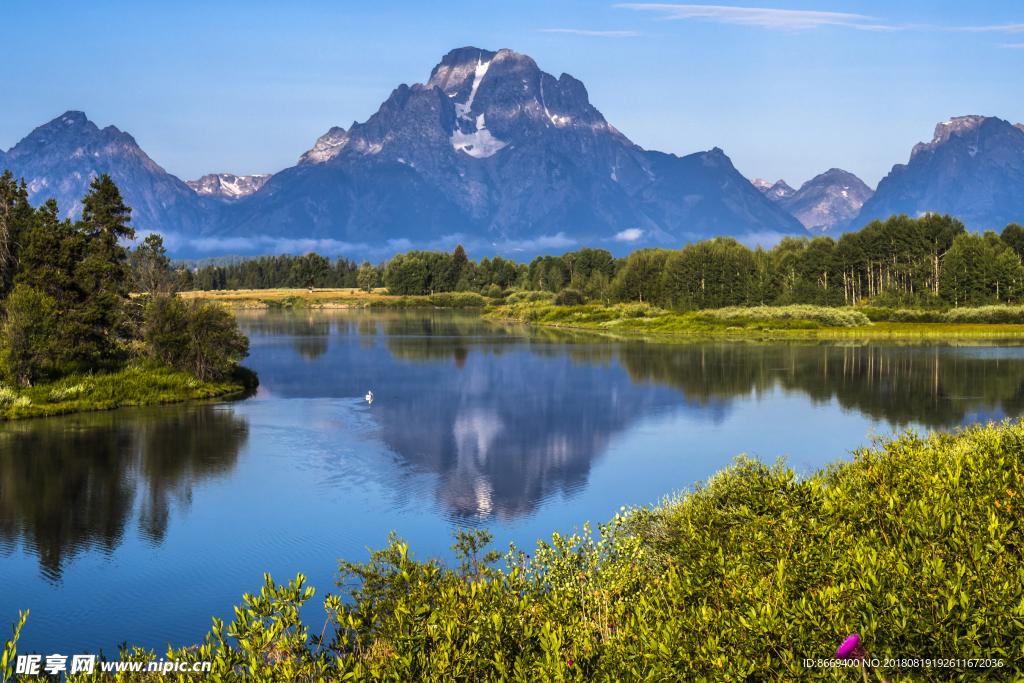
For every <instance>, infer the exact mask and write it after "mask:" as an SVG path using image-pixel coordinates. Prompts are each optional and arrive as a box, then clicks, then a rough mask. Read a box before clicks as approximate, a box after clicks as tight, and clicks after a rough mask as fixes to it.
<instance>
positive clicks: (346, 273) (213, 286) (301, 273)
mask: <svg viewBox="0 0 1024 683" xmlns="http://www.w3.org/2000/svg"><path fill="white" fill-rule="evenodd" d="M183 265H186V264H183ZM361 265H365V264H359V263H356V262H355V261H350V260H349V259H347V258H343V257H341V256H339V257H338V258H337V260H336V261H334V262H331V261H330V260H329V259H327V258H326V257H324V256H320V255H319V254H315V253H312V252H310V253H308V254H304V255H302V256H290V255H288V254H282V255H281V256H260V257H258V258H253V259H250V260H246V261H242V262H240V263H234V264H230V265H209V266H205V267H202V268H196V269H195V271H193V270H192V269H188V268H185V269H183V273H184V279H183V282H182V286H183V287H184V288H185V289H190V290H197V291H211V290H222V289H279V288H282V287H288V288H296V287H315V288H317V289H324V288H339V287H358V286H359V282H358V274H359V270H360V268H361ZM370 267H371V268H374V270H376V271H377V277H378V280H379V278H380V277H381V275H382V274H383V271H384V265H383V264H381V265H380V266H377V267H373V266H370Z"/></svg>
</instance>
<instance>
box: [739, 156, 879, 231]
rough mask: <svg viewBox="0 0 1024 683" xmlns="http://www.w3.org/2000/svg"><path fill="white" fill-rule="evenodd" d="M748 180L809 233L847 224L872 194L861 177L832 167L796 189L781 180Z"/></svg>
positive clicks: (833, 228)
mask: <svg viewBox="0 0 1024 683" xmlns="http://www.w3.org/2000/svg"><path fill="white" fill-rule="evenodd" d="M750 182H751V183H752V184H753V185H754V187H756V188H757V189H758V190H760V191H761V192H762V193H763V194H764V195H765V196H766V197H768V198H769V199H771V200H772V201H774V202H776V203H778V204H779V206H781V207H783V208H784V209H785V210H786V211H787V212H789V213H790V214H791V215H792V216H793V217H794V218H796V219H797V220H798V221H800V223H801V224H802V225H803V226H804V227H805V228H807V230H809V231H810V232H812V233H814V232H817V233H825V232H828V231H830V230H835V229H837V228H841V227H843V226H845V225H847V224H848V223H849V222H850V221H851V220H852V219H854V218H856V216H857V214H858V213H859V212H860V208H861V206H863V204H864V202H865V201H867V200H868V199H869V198H870V197H871V195H872V194H873V191H872V190H871V188H870V187H868V186H867V185H865V184H864V181H862V180H861V179H860V178H858V177H857V176H855V175H853V174H852V173H849V172H847V171H844V170H843V169H841V168H831V169H829V170H828V171H825V172H824V173H822V174H820V175H817V176H815V177H814V178H811V179H810V180H808V181H807V182H806V183H804V184H803V185H801V186H800V189H799V190H794V189H793V188H791V187H790V186H789V185H787V184H786V181H784V180H779V181H778V182H777V183H775V184H774V185H772V184H770V183H768V182H766V181H764V180H761V179H760V178H756V179H754V180H752V181H750Z"/></svg>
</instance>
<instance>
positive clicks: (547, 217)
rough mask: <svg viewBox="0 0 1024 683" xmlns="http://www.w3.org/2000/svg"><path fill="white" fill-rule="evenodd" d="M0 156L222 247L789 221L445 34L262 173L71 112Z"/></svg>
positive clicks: (690, 233)
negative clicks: (420, 65) (100, 177)
mask: <svg viewBox="0 0 1024 683" xmlns="http://www.w3.org/2000/svg"><path fill="white" fill-rule="evenodd" d="M65 118H68V119H70V120H72V122H73V125H69V124H67V123H65V122H63V121H64V119H65ZM65 126H66V128H65ZM74 131H81V132H80V133H75V132H74ZM43 140H45V144H43V143H42V142H41V141H43ZM47 145H49V146H50V147H52V149H50V148H48V147H47ZM80 150H81V151H80ZM14 152H17V154H16V155H15V154H13V153H14ZM97 152H99V153H98V154H97ZM7 156H8V157H10V158H9V159H8V164H9V165H11V166H12V170H13V171H15V173H17V174H19V175H24V176H25V177H26V178H27V179H29V182H30V183H31V185H32V192H33V198H34V199H35V198H38V199H39V200H40V201H41V199H42V198H44V195H48V194H55V195H56V196H57V199H58V201H60V202H61V206H62V209H63V208H64V207H72V206H75V207H76V208H77V205H75V204H74V203H75V202H77V201H78V200H79V199H80V198H81V196H82V195H84V193H85V189H86V187H87V185H88V182H89V179H90V177H91V176H93V175H96V174H99V173H102V172H109V173H111V175H112V176H113V177H114V180H115V182H117V183H118V185H119V186H120V187H121V188H122V192H123V194H124V196H125V199H126V201H127V202H128V203H129V204H131V205H132V206H134V207H136V213H135V216H134V218H135V225H136V227H137V228H140V229H153V230H158V231H162V232H177V233H179V236H184V238H185V239H186V240H187V239H197V238H201V239H202V240H203V241H205V242H211V241H216V240H217V239H222V240H230V241H231V242H232V245H233V246H232V249H235V250H238V249H241V248H242V247H239V246H238V245H239V244H244V243H245V241H246V240H248V241H250V242H253V243H254V244H257V247H258V245H259V244H261V243H259V242H258V240H261V239H263V238H268V239H278V240H287V239H292V240H303V239H304V240H307V241H308V240H313V241H316V240H329V241H331V243H332V245H337V247H338V248H339V249H342V248H353V249H356V248H366V249H374V248H376V249H384V250H388V249H390V250H392V251H393V250H394V249H397V248H409V247H410V246H417V247H431V245H435V246H436V245H439V244H440V245H442V246H449V247H450V246H453V245H454V243H455V242H456V241H462V242H464V243H466V244H474V245H476V247H477V248H481V249H487V250H491V251H502V250H504V251H516V250H533V251H541V250H543V251H549V250H553V249H558V248H561V247H569V246H571V245H573V244H589V245H594V246H600V245H605V246H608V247H610V248H613V249H615V250H617V251H620V252H621V251H622V250H628V249H629V248H633V247H635V246H637V245H666V246H670V245H676V246H681V245H682V244H684V243H685V242H686V241H688V240H696V239H702V238H706V237H713V236H716V235H719V234H725V235H732V236H736V237H740V238H745V237H748V236H752V235H753V236H754V237H753V239H756V238H757V236H761V237H763V238H765V239H768V240H769V241H772V239H773V238H772V237H771V236H773V235H774V236H776V237H775V238H774V239H777V236H778V235H781V234H787V233H799V232H800V231H802V227H801V226H800V224H799V222H798V221H796V220H795V219H794V218H793V217H792V216H790V215H789V214H787V213H786V212H785V211H784V210H782V209H780V208H779V207H778V206H776V205H774V204H773V203H772V202H770V201H768V200H766V199H765V198H764V197H763V196H762V195H761V194H760V193H759V192H758V191H757V190H756V189H755V188H753V187H752V186H751V185H750V183H749V182H747V180H746V179H745V178H744V177H743V176H742V175H741V174H740V173H739V172H738V171H737V170H736V169H735V168H734V167H733V165H732V162H731V161H730V160H729V158H728V157H727V156H726V155H725V153H724V152H723V151H722V150H720V149H718V148H715V149H712V150H709V151H707V152H699V153H696V154H690V155H687V156H684V157H677V156H675V155H671V154H663V153H660V152H654V151H648V150H644V149H642V148H640V147H638V146H637V145H635V144H633V143H632V142H631V141H630V140H629V139H628V138H626V136H624V135H623V134H622V133H620V132H619V131H618V130H616V129H615V128H614V127H613V126H612V125H611V124H609V123H608V122H607V121H606V120H605V119H604V117H603V116H602V115H601V113H600V112H599V111H598V110H597V109H596V108H595V107H594V106H593V105H592V104H591V103H590V101H589V97H588V94H587V90H586V88H585V87H584V85H583V84H582V83H581V82H580V81H578V80H576V79H575V78H573V77H572V76H569V75H568V74H562V75H561V76H559V77H558V78H555V77H554V76H552V75H551V74H548V73H545V72H543V71H541V70H540V69H539V67H538V66H537V64H536V63H535V62H534V61H533V60H532V59H531V58H530V57H527V56H525V55H521V54H518V53H515V52H513V51H512V50H499V51H496V52H493V51H489V50H481V49H478V48H475V47H467V48H461V49H457V50H452V51H451V52H449V53H448V54H447V55H445V56H444V58H443V59H442V60H441V61H440V63H438V64H437V66H435V67H434V68H433V70H432V71H431V73H430V77H429V79H428V80H427V83H426V84H414V85H412V86H407V85H404V84H403V85H400V86H399V87H398V88H396V89H395V90H394V91H393V92H392V93H391V96H390V97H389V98H388V99H387V100H386V101H385V102H384V103H383V104H382V105H381V107H380V108H379V110H378V111H377V112H376V113H375V114H373V115H372V116H370V117H369V119H367V120H366V121H365V122H364V123H358V122H356V123H353V124H352V125H351V126H350V127H349V128H348V130H345V129H343V128H340V127H334V128H332V129H331V130H329V131H328V132H327V133H326V134H325V135H323V136H321V137H320V139H318V140H317V141H316V143H315V145H314V146H313V147H312V148H311V149H310V150H309V151H307V152H306V153H304V154H303V155H302V156H301V157H300V158H299V161H298V163H297V164H296V165H295V166H293V167H291V168H288V169H285V170H283V171H281V172H280V173H277V174H275V175H273V176H272V177H269V178H266V177H263V176H258V177H256V176H254V177H251V178H250V177H241V180H239V177H236V176H231V175H230V174H210V175H208V176H204V177H203V178H200V179H199V180H196V181H191V182H190V183H188V184H186V183H183V182H182V181H181V180H179V179H178V178H175V177H174V176H172V175H170V174H167V173H166V172H165V171H164V170H163V169H162V168H160V167H159V166H157V165H156V164H155V163H153V162H152V160H150V159H149V157H147V156H146V155H145V154H144V153H143V152H142V150H141V149H139V148H138V146H137V145H136V144H135V141H134V140H133V139H132V138H131V136H129V135H127V134H125V133H121V132H120V131H118V130H117V129H115V128H113V127H110V128H107V129H104V130H103V131H100V130H99V129H98V128H96V127H95V126H94V125H93V124H92V123H91V122H89V121H88V120H87V119H86V118H85V116H84V114H81V113H80V112H69V113H68V114H66V115H65V116H64V117H62V118H58V119H55V120H54V121H52V122H50V123H49V124H46V126H43V127H41V128H39V129H37V130H36V131H33V133H32V134H31V135H30V136H28V137H27V138H26V139H25V140H23V141H22V142H21V143H19V144H18V145H17V146H16V147H15V148H14V150H12V153H10V154H8V155H7ZM69 210H70V209H69ZM449 242H451V245H449V244H448V243H449ZM254 248H256V247H254ZM431 248H432V247H431Z"/></svg>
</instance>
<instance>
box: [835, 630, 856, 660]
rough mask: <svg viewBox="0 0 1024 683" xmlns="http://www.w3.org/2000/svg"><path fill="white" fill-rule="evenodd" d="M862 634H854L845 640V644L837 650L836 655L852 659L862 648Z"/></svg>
mask: <svg viewBox="0 0 1024 683" xmlns="http://www.w3.org/2000/svg"><path fill="white" fill-rule="evenodd" d="M859 645H860V636H858V635H857V634H853V635H852V636H849V637H848V638H847V639H846V640H844V641H843V644H842V645H840V646H839V649H837V650H836V656H837V657H838V658H840V659H852V658H853V657H854V656H856V654H857V650H858V649H860V648H859V647H858V646H859Z"/></svg>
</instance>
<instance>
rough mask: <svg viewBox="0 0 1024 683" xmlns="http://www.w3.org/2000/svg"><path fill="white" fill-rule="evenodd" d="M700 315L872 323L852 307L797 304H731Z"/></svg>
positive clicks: (850, 324) (834, 324)
mask: <svg viewBox="0 0 1024 683" xmlns="http://www.w3.org/2000/svg"><path fill="white" fill-rule="evenodd" d="M700 315H701V316H704V317H706V318H711V319H713V320H749V321H765V322H767V321H772V320H809V321H812V322H816V323H820V324H821V325H824V326H826V327H862V326H864V325H870V324H871V321H870V320H869V319H868V317H867V316H866V315H864V314H863V313H861V312H860V311H857V310H854V309H852V308H826V307H824V306H810V305H803V304H797V305H792V306H753V307H750V308H744V307H740V306H731V307H729V308H718V309H709V310H704V311H700Z"/></svg>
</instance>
